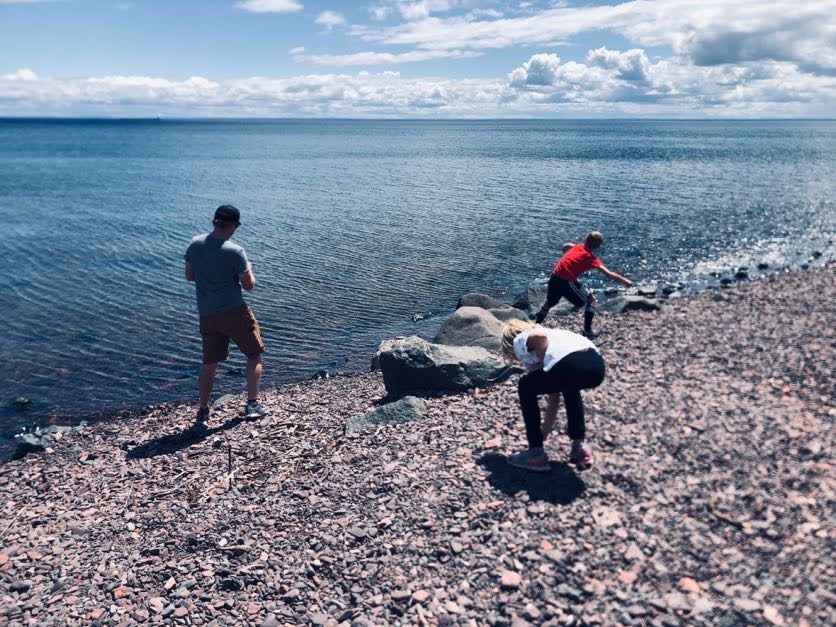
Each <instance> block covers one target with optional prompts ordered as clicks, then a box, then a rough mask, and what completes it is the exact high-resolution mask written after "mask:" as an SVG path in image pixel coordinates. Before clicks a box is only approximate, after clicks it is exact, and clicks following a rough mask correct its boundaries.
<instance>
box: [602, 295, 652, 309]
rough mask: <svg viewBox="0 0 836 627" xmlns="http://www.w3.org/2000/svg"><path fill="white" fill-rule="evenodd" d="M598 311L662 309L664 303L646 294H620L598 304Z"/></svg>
mask: <svg viewBox="0 0 836 627" xmlns="http://www.w3.org/2000/svg"><path fill="white" fill-rule="evenodd" d="M597 309H598V311H604V312H609V313H624V312H625V311H660V310H661V309H662V305H661V304H660V303H659V301H658V300H655V299H653V298H645V297H644V296H619V297H618V298H610V299H609V300H605V301H604V302H603V303H601V304H600V305H598V307H597Z"/></svg>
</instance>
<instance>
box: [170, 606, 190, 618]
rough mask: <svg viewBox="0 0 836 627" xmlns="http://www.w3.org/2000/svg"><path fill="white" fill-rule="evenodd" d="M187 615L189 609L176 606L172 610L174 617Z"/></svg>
mask: <svg viewBox="0 0 836 627" xmlns="http://www.w3.org/2000/svg"><path fill="white" fill-rule="evenodd" d="M188 615H189V610H187V609H186V608H185V607H178V608H177V609H175V610H174V617H175V618H183V617H184V616H188Z"/></svg>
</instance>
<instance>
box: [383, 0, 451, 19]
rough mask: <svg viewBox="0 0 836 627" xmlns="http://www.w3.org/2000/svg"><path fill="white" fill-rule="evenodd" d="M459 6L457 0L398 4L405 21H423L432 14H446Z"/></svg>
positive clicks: (429, 0) (428, 0) (418, 1)
mask: <svg viewBox="0 0 836 627" xmlns="http://www.w3.org/2000/svg"><path fill="white" fill-rule="evenodd" d="M457 4H458V2H456V0H417V1H412V2H398V11H399V12H400V14H401V16H402V17H403V18H404V19H405V20H410V21H411V20H423V19H425V18H427V17H429V16H430V15H431V14H432V13H446V12H447V11H449V10H450V9H452V8H454V7H455V6H456V5H457Z"/></svg>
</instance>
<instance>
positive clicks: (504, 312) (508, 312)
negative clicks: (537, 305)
mask: <svg viewBox="0 0 836 627" xmlns="http://www.w3.org/2000/svg"><path fill="white" fill-rule="evenodd" d="M486 311H488V312H490V313H491V314H493V317H494V318H496V319H497V320H499V321H501V322H502V323H503V325H504V324H505V323H506V322H508V321H509V320H528V315H527V314H526V313H525V312H524V311H522V310H521V309H516V308H515V307H503V308H502V309H487V310H486Z"/></svg>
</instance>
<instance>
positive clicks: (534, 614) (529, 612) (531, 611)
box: [524, 603, 542, 620]
mask: <svg viewBox="0 0 836 627" xmlns="http://www.w3.org/2000/svg"><path fill="white" fill-rule="evenodd" d="M524 614H525V616H526V618H528V619H529V620H539V619H540V616H542V612H540V610H538V609H537V606H536V605H534V604H533V603H527V604H526V606H525V610H524Z"/></svg>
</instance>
